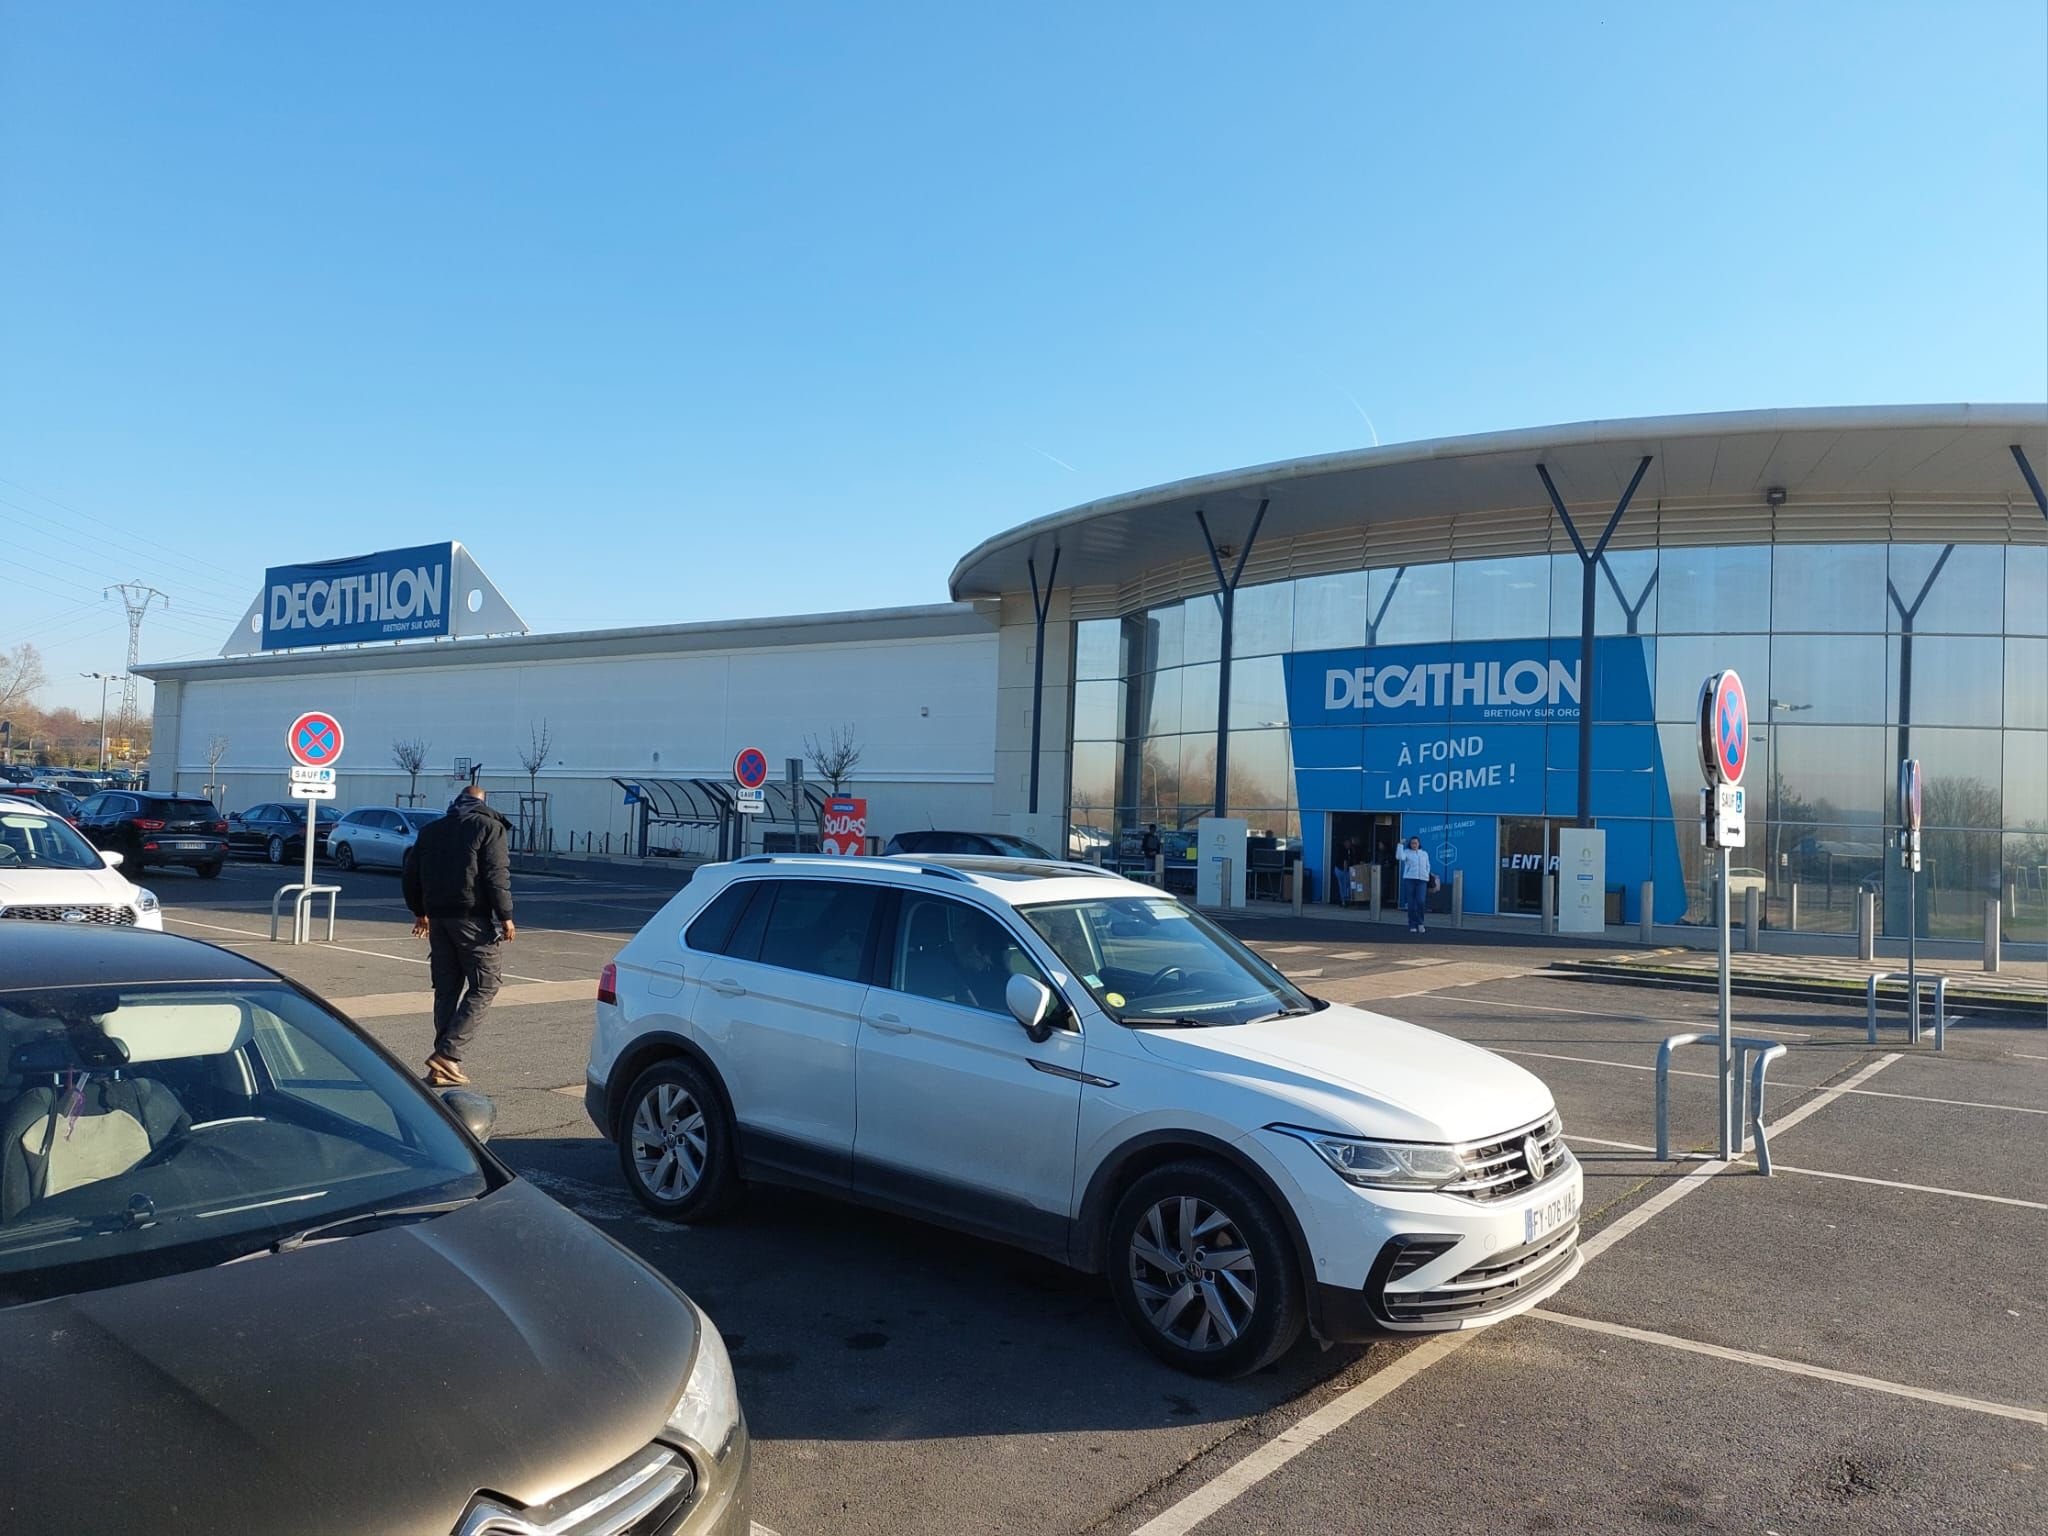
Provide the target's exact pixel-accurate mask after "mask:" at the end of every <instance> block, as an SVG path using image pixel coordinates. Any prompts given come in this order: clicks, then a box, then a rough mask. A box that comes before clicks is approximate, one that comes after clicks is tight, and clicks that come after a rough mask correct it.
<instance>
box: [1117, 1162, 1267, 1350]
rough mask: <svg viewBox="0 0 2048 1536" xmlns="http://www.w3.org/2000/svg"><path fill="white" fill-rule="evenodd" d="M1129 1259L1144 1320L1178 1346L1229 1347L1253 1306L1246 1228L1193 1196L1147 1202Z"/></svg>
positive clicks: (1254, 1280)
mask: <svg viewBox="0 0 2048 1536" xmlns="http://www.w3.org/2000/svg"><path fill="white" fill-rule="evenodd" d="M1129 1262H1130V1266H1131V1287H1132V1289H1133V1290H1134V1291H1135V1292H1136V1293H1137V1298H1138V1305H1139V1306H1140V1307H1141V1308H1142V1309H1143V1310H1144V1313H1145V1318H1146V1320H1147V1321H1148V1322H1150V1323H1151V1325H1152V1326H1153V1327H1154V1328H1156V1329H1158V1330H1159V1332H1160V1333H1161V1334H1162V1335H1163V1336H1165V1337H1166V1338H1168V1339H1170V1340H1172V1341H1173V1342H1174V1343H1175V1344H1178V1345H1180V1346H1181V1347H1182V1348H1183V1349H1190V1350H1195V1351H1197V1352H1207V1351H1210V1350H1219V1349H1224V1348H1227V1347H1228V1346H1230V1345H1231V1344H1234V1343H1235V1342H1236V1341H1237V1338H1238V1336H1239V1335H1240V1334H1242V1333H1243V1332H1244V1331H1245V1329H1247V1328H1248V1327H1250V1326H1251V1322H1252V1318H1253V1316H1254V1314H1256V1312H1257V1311H1258V1305H1259V1271H1258V1265H1257V1263H1256V1262H1255V1261H1254V1260H1253V1258H1252V1252H1251V1248H1250V1246H1249V1245H1248V1244H1247V1243H1246V1241H1245V1236H1244V1233H1243V1231H1242V1230H1240V1229H1239V1227H1238V1224H1237V1221H1236V1219H1235V1218H1233V1217H1232V1216H1231V1215H1230V1214H1229V1212H1227V1211H1225V1210H1223V1209H1222V1208H1221V1207H1220V1206H1217V1205H1213V1204H1211V1203H1210V1202H1209V1201H1207V1200H1203V1199H1200V1198H1198V1197H1197V1196H1194V1195H1176V1196H1172V1197H1169V1198H1168V1199H1165V1200H1161V1201H1159V1202H1157V1203H1156V1204H1154V1205H1153V1206H1151V1207H1150V1208H1149V1209H1148V1210H1147V1211H1146V1212H1145V1214H1144V1215H1143V1216H1142V1217H1141V1218H1139V1221H1138V1225H1137V1227H1136V1228H1135V1229H1134V1230H1133V1231H1132V1233H1131V1242H1130V1253H1129Z"/></svg>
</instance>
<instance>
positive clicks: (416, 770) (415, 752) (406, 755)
mask: <svg viewBox="0 0 2048 1536" xmlns="http://www.w3.org/2000/svg"><path fill="white" fill-rule="evenodd" d="M391 761H392V762H394V763H396V764H397V765H398V766H399V767H400V768H402V769H403V770H404V771H405V773H406V774H407V775H408V776H409V777H410V778H411V780H412V782H411V783H410V784H409V785H407V786H406V791H405V799H406V803H407V804H408V805H418V804H419V803H420V770H421V769H422V768H424V767H426V765H427V743H426V741H425V740H423V739H422V738H420V737H418V736H411V737H404V736H401V737H400V738H399V739H398V740H396V741H394V742H392V743H391Z"/></svg>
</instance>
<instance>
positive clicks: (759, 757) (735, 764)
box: [732, 747, 768, 789]
mask: <svg viewBox="0 0 2048 1536" xmlns="http://www.w3.org/2000/svg"><path fill="white" fill-rule="evenodd" d="M732 776H733V778H734V779H735V780H737V781H738V783H739V786H740V788H741V789H759V788H760V787H761V786H762V785H763V784H766V783H767V782H768V754H767V753H766V752H763V751H762V750H761V749H760V748H759V747H742V748H740V750H739V755H738V756H737V757H735V758H734V759H733V760H732Z"/></svg>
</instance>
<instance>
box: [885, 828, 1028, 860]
mask: <svg viewBox="0 0 2048 1536" xmlns="http://www.w3.org/2000/svg"><path fill="white" fill-rule="evenodd" d="M882 852H883V853H884V854H885V855H886V854H891V853H968V854H982V855H985V856H987V857H989V858H997V859H1050V858H1052V857H1053V855H1051V854H1049V853H1047V852H1046V851H1045V850H1044V849H1043V848H1041V847H1039V846H1038V844H1036V843H1033V842H1028V841H1026V840H1025V839H1024V838H1021V837H1011V836H1010V835H1009V834H1008V833H1007V832H898V833H897V834H896V835H895V836H894V837H892V838H890V839H889V845H888V846H887V847H886V848H884V849H883V850H882Z"/></svg>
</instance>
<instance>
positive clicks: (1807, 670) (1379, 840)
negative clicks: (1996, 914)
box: [1070, 544, 2048, 942]
mask: <svg viewBox="0 0 2048 1536" xmlns="http://www.w3.org/2000/svg"><path fill="white" fill-rule="evenodd" d="M1597 586H1598V608H1597V612H1596V633H1597V635H1598V637H1599V638H1598V641H1597V644H1596V653H1595V676H1594V679H1593V682H1594V704H1593V715H1594V768H1595V772H1594V775H1593V779H1594V789H1593V807H1592V808H1593V813H1594V817H1595V821H1596V824H1598V825H1599V826H1601V827H1604V828H1605V829H1606V830H1607V833H1608V876H1607V879H1608V885H1609V891H1610V897H1609V902H1610V912H1611V913H1614V912H1617V911H1618V914H1619V920H1621V921H1627V922H1634V921H1636V920H1637V917H1638V914H1639V911H1640V907H1639V899H1640V887H1641V885H1642V883H1643V882H1644V881H1645V880H1654V881H1655V882H1656V884H1655V892H1656V895H1655V907H1656V916H1657V919H1658V920H1659V921H1660V922H1690V923H1700V922H1705V921H1707V920H1708V914H1709V912H1710V910H1711V898H1712V890H1711V887H1710V884H1709V873H1710V871H1709V865H1708V861H1707V859H1706V857H1705V855H1704V854H1703V851H1702V850H1701V849H1700V847H1699V837H1698V830H1697V802H1698V792H1699V787H1700V783H1701V779H1700V770H1699V763H1698V754H1697V750H1696V747H1695V735H1696V732H1695V727H1694V717H1695V711H1696V708H1697V702H1698V695H1699V688H1700V684H1701V681H1702V680H1703V679H1704V678H1705V677H1706V676H1707V675H1708V674H1709V673H1710V672H1713V671H1715V670H1717V669H1719V668H1722V667H1731V666H1732V667H1734V668H1736V669H1737V670H1738V671H1740V672H1741V674H1742V676H1743V680H1744V682H1745V683H1746V684H1747V685H1748V692H1749V696H1750V701H1751V711H1752V716H1753V718H1752V722H1751V724H1752V731H1753V744H1752V748H1751V757H1750V766H1749V770H1748V773H1747V775H1746V776H1745V781H1744V782H1745V784H1746V785H1747V786H1748V787H1749V789H1750V791H1751V807H1752V809H1751V812H1750V831H1749V844H1748V846H1747V847H1746V848H1745V849H1743V850H1741V851H1740V852H1739V853H1738V854H1737V855H1735V858H1734V863H1735V865H1736V873H1735V874H1734V875H1733V876H1732V877H1731V882H1730V887H1731V896H1732V898H1733V899H1734V900H1735V901H1736V902H1737V903H1738V910H1739V903H1740V902H1741V901H1742V899H1743V896H1744V892H1745V891H1746V890H1747V889H1749V888H1757V889H1760V890H1761V892H1762V894H1763V902H1764V920H1765V922H1766V923H1767V924H1768V925H1770V926H1772V927H1776V928H1791V927H1795V926H1796V927H1797V928H1798V929H1800V930H1802V931H1814V932H1831V931H1832V932H1845V933H1846V932H1852V931H1853V930H1854V928H1855V923H1856V904H1857V895H1858V892H1859V891H1860V890H1862V889H1865V888H1868V889H1871V890H1874V891H1876V892H1877V893H1878V899H1879V902H1880V906H1881V909H1882V912H1883V927H1884V930H1885V931H1886V932H1891V933H1897V932H1900V931H1902V926H1903V923H1904V918H1905V902H1904V894H1905V892H1904V886H1903V884H1902V883H1901V881H1902V879H1903V876H1902V875H1901V873H1900V871H1899V870H1898V869H1897V867H1896V860H1895V859H1891V858H1887V857H1886V854H1887V849H1888V843H1889V840H1890V839H1891V837H1893V836H1894V835H1895V831H1896V826H1897V820H1898V806H1897V804H1896V800H1897V789H1896V784H1897V764H1898V762H1899V760H1900V759H1901V758H1902V757H1907V756H1912V757H1918V758H1919V759H1920V760H1921V763H1922V765H1923V771H1924V773H1925V778H1926V786H1927V787H1926V793H1925V828H1926V831H1925V837H1924V849H1925V854H1924V861H1923V862H1924V873H1923V876H1922V879H1923V886H1922V901H1921V908H1920V910H1921V913H1922V919H1921V920H1922V924H1923V928H1924V931H1925V932H1927V933H1929V934H1931V935H1933V936H1937V937H1954V938H1971V937H1977V936H1981V933H1982V923H1983V901H1984V898H1985V897H1986V896H1993V895H1995V896H1999V897H2000V898H2001V899H2003V900H2005V901H2006V903H2007V907H2006V912H2007V919H2006V925H2005V927H2006V934H2007V936H2008V937H2009V938H2010V939H2013V940H2026V941H2034V942H2040V941H2044V940H2048V548H2043V547H2039V546H2023V545H2004V544H1953V545H1948V544H1890V545H1886V544H1850V545H1824V544H1777V545H1737V546H1724V547H1700V548H1693V547H1680V546H1670V547H1665V548H1661V549H1638V550H1623V551H1618V552H1610V553H1609V554H1608V556H1607V557H1606V560H1605V562H1604V568H1603V569H1602V570H1601V571H1600V572H1599V580H1598V584H1597ZM1579 604H1580V568H1579V562H1578V557H1577V556H1576V555H1573V554H1569V553H1567V554H1563V555H1535V556H1521V557H1513V558H1506V559H1474V560H1462V561H1447V562H1441V563H1434V564H1426V565H1412V566H1399V567H1387V568H1380V569H1373V570H1366V571H1350V572H1342V573H1338V574H1334V575H1325V576H1311V577H1302V578H1299V579H1296V580H1292V581H1282V582H1275V583H1270V584H1266V585H1260V586H1245V587H1243V588H1241V589H1240V590H1239V592H1238V595H1237V614H1236V632H1235V635H1234V637H1233V653H1234V654H1233V661H1232V664H1231V665H1232V675H1231V720H1230V751H1229V786H1228V799H1229V804H1228V807H1227V810H1228V813H1229V814H1231V815H1233V816H1241V817H1243V818H1244V819H1245V820H1246V821H1247V822H1248V823H1249V824H1250V828H1251V832H1252V835H1253V837H1254V838H1255V839H1258V838H1260V837H1261V836H1262V835H1263V836H1264V837H1265V838H1268V839H1270V840H1271V841H1270V843H1269V844H1268V846H1269V847H1277V848H1279V849H1280V850H1282V853H1283V857H1285V856H1287V851H1288V850H1291V849H1296V848H1298V849H1299V850H1300V859H1301V864H1302V866H1303V868H1304V869H1305V871H1306V875H1305V882H1306V883H1305V890H1306V893H1307V895H1308V897H1309V899H1310V900H1318V901H1328V900H1336V899H1340V898H1341V897H1343V896H1345V895H1347V894H1349V895H1352V896H1353V897H1354V898H1355V899H1363V898H1362V896H1361V895H1360V893H1359V892H1358V891H1357V889H1356V885H1355V882H1353V881H1351V880H1349V879H1347V878H1346V876H1347V875H1348V873H1349V871H1350V868H1351V866H1352V865H1353V864H1354V863H1359V864H1363V865H1365V866H1366V869H1367V871H1371V870H1374V869H1376V868H1377V866H1378V864H1379V862H1380V855H1382V854H1383V853H1384V852H1385V851H1386V847H1385V845H1386V843H1387V840H1388V839H1390V838H1393V837H1396V836H1400V837H1405V836H1407V835H1409V834H1410V833H1417V834H1420V835H1421V836H1422V837H1423V838H1424V845H1425V847H1431V848H1433V849H1434V850H1435V851H1436V857H1437V862H1438V865H1439V868H1440V870H1442V871H1443V872H1445V873H1448V872H1449V870H1450V869H1451V868H1453V867H1459V868H1462V869H1463V871H1464V875H1465V879H1464V892H1465V904H1466V908H1467V910H1468V911H1473V912H1529V913H1531V914H1533V913H1534V912H1535V910H1536V906H1535V903H1536V902H1537V901H1538V900H1540V875H1539V872H1540V870H1541V868H1542V867H1543V866H1544V863H1545V860H1546V858H1547V856H1548V855H1549V854H1551V853H1554V850H1555V834H1556V829H1557V827H1558V826H1559V825H1569V824H1570V823H1571V821H1572V819H1573V817H1574V816H1575V814H1576V812H1577V808H1578V807H1577V772H1576V770H1577V753H1578V701H1579V697H1580V695H1581V693H1582V691H1583V689H1582V683H1583V679H1581V678H1580V677H1579V676H1578V668H1579V624H1580V614H1579ZM1220 623H1221V608H1220V605H1219V603H1218V600H1217V598H1216V597H1215V596H1214V595H1213V594H1211V595H1204V596H1199V597H1192V598H1188V599H1186V600H1184V601H1180V602H1175V603H1170V604H1166V605H1163V606H1160V607H1156V608H1151V609H1147V610H1145V611H1144V612H1142V613H1136V614H1130V615H1126V616H1125V617H1123V618H1120V619H1100V620H1085V621H1082V622H1080V623H1078V624H1077V625H1076V626H1075V650H1074V654H1075V679H1074V694H1073V697H1074V719H1073V735H1072V742H1073V746H1072V752H1073V772H1072V776H1071V779H1070V784H1071V795H1072V802H1071V806H1070V820H1071V821H1072V822H1073V824H1074V825H1075V827H1076V828H1077V829H1086V828H1092V829H1096V833H1095V834H1079V835H1082V836H1083V838H1084V841H1087V842H1088V843H1089V844H1090V846H1093V847H1105V846H1106V847H1107V849H1108V850H1109V855H1108V856H1109V857H1111V858H1115V857H1117V856H1118V855H1119V854H1123V855H1125V856H1126V857H1130V856H1132V855H1133V854H1134V851H1135V850H1136V849H1137V847H1138V846H1139V845H1140V844H1141V842H1142V839H1143V836H1144V832H1145V829H1146V828H1147V827H1148V826H1156V827H1157V828H1158V830H1159V834H1160V837H1161V841H1162V845H1163V847H1164V849H1165V851H1166V852H1167V853H1168V854H1169V856H1170V857H1172V858H1180V857H1184V854H1185V845H1186V841H1187V840H1188V838H1191V836H1192V833H1193V828H1194V823H1195V821H1196V820H1197V819H1198V818H1200V817H1201V816H1204V815H1208V814H1211V813H1212V812H1213V810H1214V806H1215V794H1216V785H1215V770H1216V740H1217V718H1216V713H1217V695H1218V688H1217V683H1218V665H1219V663H1218V657H1219V651H1220V645H1219V641H1220ZM1759 810H1761V812H1762V814H1761V815H1759V814H1758V811H1759ZM1100 834H1106V835H1100ZM1366 878H1368V879H1371V878H1374V876H1373V875H1372V874H1370V873H1367V875H1366ZM1347 888H1349V889H1347ZM1280 889H1281V888H1280V887H1278V886H1274V887H1272V888H1269V889H1267V890H1265V891H1263V892H1259V894H1265V895H1269V896H1270V895H1278V894H1280Z"/></svg>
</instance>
